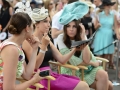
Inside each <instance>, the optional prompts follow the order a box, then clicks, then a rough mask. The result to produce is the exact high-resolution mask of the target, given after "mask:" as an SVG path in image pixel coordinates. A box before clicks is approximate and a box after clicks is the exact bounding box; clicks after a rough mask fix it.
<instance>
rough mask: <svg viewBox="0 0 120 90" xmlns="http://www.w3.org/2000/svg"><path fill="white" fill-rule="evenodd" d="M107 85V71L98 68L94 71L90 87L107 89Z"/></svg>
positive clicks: (101, 89)
mask: <svg viewBox="0 0 120 90" xmlns="http://www.w3.org/2000/svg"><path fill="white" fill-rule="evenodd" d="M108 85H109V84H108V74H107V72H105V71H104V70H98V71H97V73H96V81H95V82H94V83H93V84H92V85H91V86H90V87H91V88H94V89H96V90H108ZM110 90H111V89H110Z"/></svg>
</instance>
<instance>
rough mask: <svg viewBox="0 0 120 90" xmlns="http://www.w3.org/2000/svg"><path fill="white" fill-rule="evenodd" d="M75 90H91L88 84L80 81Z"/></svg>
mask: <svg viewBox="0 0 120 90" xmlns="http://www.w3.org/2000/svg"><path fill="white" fill-rule="evenodd" d="M74 90H90V88H89V86H88V84H87V83H86V82H84V81H80V82H79V83H78V84H77V86H76V87H75V88H74Z"/></svg>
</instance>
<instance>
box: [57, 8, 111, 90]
mask: <svg viewBox="0 0 120 90" xmlns="http://www.w3.org/2000/svg"><path fill="white" fill-rule="evenodd" d="M67 8H68V7H65V8H64V10H63V13H62V15H61V17H60V23H61V24H63V25H64V34H60V35H59V36H58V38H57V39H58V41H59V42H58V48H59V50H60V52H61V54H63V55H66V54H68V53H70V52H71V42H74V41H82V40H86V36H85V28H84V26H83V25H82V24H81V23H80V21H79V20H76V16H75V15H78V13H77V12H76V14H74V12H72V11H71V13H69V15H68V14H67V13H65V10H67ZM66 12H67V11H66ZM81 12H82V11H81ZM71 14H74V17H72V18H71V17H69V16H71ZM66 16H67V18H68V19H67V21H65V19H66ZM69 18H71V19H69ZM81 28H82V29H81ZM86 60H90V62H89V63H86ZM68 63H70V64H72V65H75V66H78V65H86V66H87V67H88V70H85V74H84V79H85V81H86V82H87V83H88V85H89V86H90V87H91V88H94V89H96V90H113V86H112V84H111V82H110V81H109V79H108V74H107V72H105V71H104V70H103V68H102V67H101V66H99V63H98V62H97V60H96V58H95V57H94V56H93V54H92V53H91V52H90V50H89V47H88V46H86V47H85V48H84V49H83V50H82V51H80V50H79V49H78V50H77V51H76V52H75V53H74V54H73V55H72V57H71V58H70V59H69V62H68ZM61 73H62V74H68V75H72V71H71V70H70V69H67V68H64V67H62V68H61ZM76 76H78V77H81V72H80V71H76Z"/></svg>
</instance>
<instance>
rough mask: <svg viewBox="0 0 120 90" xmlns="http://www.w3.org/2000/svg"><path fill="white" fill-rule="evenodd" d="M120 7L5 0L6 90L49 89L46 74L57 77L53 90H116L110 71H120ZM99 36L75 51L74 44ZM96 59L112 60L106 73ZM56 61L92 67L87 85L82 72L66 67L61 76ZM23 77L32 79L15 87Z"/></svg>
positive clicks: (0, 79) (66, 0)
mask: <svg viewBox="0 0 120 90" xmlns="http://www.w3.org/2000/svg"><path fill="white" fill-rule="evenodd" d="M119 7H120V6H119V0H22V1H21V0H0V30H1V32H0V34H1V33H2V32H5V33H6V37H5V38H4V39H1V38H0V39H1V40H0V90H25V89H26V88H28V87H30V88H32V89H35V87H34V86H33V84H34V83H36V82H38V83H40V84H42V85H43V86H44V88H43V89H40V90H47V88H48V85H47V83H48V82H47V80H46V79H45V78H44V77H41V76H39V73H40V72H41V71H44V70H50V75H51V76H53V77H54V78H55V80H54V81H50V83H51V84H50V89H51V90H90V88H93V89H95V90H113V85H112V82H111V81H110V80H109V76H108V73H107V71H108V69H109V68H110V69H116V67H115V65H114V63H113V54H114V53H115V45H114V44H111V43H112V42H113V41H114V40H115V39H118V40H120V32H119V27H120V8H119ZM93 34H95V36H94V39H93V40H92V42H91V43H90V44H89V45H88V44H83V45H81V46H79V47H73V48H72V49H71V45H72V42H76V41H83V40H87V39H89V38H90V37H91V36H92V35H93ZM105 47H106V48H105ZM96 56H98V57H102V58H105V59H108V60H109V63H108V64H107V65H106V67H105V70H104V69H103V67H102V66H101V63H100V62H99V61H97V60H96ZM50 60H53V61H57V62H60V63H61V64H65V63H68V64H71V65H74V66H78V65H84V66H86V67H87V68H88V70H85V71H84V80H85V81H86V82H84V81H81V80H80V78H81V77H82V74H81V70H78V71H76V72H75V75H76V76H72V70H71V69H68V68H64V67H61V74H58V73H56V72H54V71H52V69H51V67H50V65H49V61H50ZM35 71H36V72H37V73H36V74H35V75H33V72H35ZM11 76H12V77H11ZM119 76H120V74H119ZM19 77H22V78H24V79H26V80H27V81H26V82H24V83H22V84H15V82H16V78H19ZM69 82H70V83H69Z"/></svg>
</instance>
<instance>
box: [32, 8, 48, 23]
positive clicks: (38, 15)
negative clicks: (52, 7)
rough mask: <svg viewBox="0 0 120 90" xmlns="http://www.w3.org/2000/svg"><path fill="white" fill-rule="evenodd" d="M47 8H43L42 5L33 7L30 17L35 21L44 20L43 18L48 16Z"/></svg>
mask: <svg viewBox="0 0 120 90" xmlns="http://www.w3.org/2000/svg"><path fill="white" fill-rule="evenodd" d="M48 15H49V14H48V9H45V8H44V7H42V8H41V9H40V8H35V9H33V12H32V18H33V19H34V21H35V22H38V21H41V20H44V19H45V18H47V17H48Z"/></svg>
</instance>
